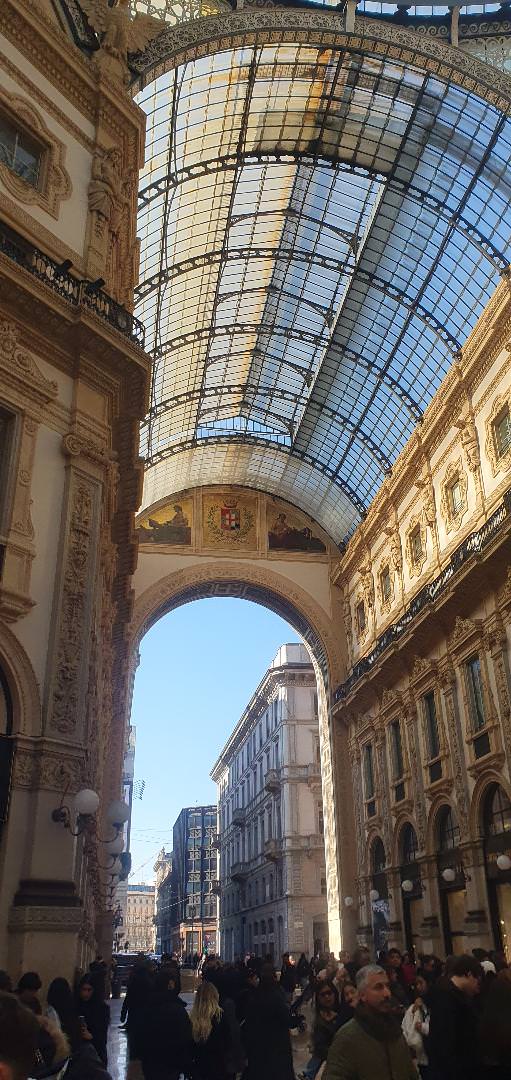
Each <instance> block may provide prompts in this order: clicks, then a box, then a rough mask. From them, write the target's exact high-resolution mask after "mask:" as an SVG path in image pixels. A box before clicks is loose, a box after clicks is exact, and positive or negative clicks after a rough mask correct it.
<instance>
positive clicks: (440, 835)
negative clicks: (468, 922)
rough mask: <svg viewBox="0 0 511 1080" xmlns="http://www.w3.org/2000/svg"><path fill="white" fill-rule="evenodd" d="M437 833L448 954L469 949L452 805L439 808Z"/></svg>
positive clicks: (441, 897) (462, 883)
mask: <svg viewBox="0 0 511 1080" xmlns="http://www.w3.org/2000/svg"><path fill="white" fill-rule="evenodd" d="M435 836H436V850H437V852H438V855H437V868H438V888H439V892H440V909H441V916H442V929H443V934H444V947H445V955H446V956H450V955H451V954H455V955H458V954H460V953H463V952H464V951H465V948H464V945H465V931H464V920H465V918H466V891H465V874H464V870H463V862H462V859H461V853H460V850H459V844H460V828H459V825H458V820H457V817H456V814H455V812H454V810H453V809H452V807H451V806H447V805H446V806H442V807H441V808H440V810H439V811H438V814H437V818H436V822H435Z"/></svg>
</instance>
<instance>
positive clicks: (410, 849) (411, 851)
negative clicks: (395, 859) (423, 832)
mask: <svg viewBox="0 0 511 1080" xmlns="http://www.w3.org/2000/svg"><path fill="white" fill-rule="evenodd" d="M400 849H401V862H402V863H404V864H405V865H406V864H407V863H413V862H415V860H416V859H417V853H418V851H419V845H418V843H417V833H416V832H415V829H414V827H413V825H411V824H410V822H409V821H407V823H406V825H403V828H402V830H401V844H400Z"/></svg>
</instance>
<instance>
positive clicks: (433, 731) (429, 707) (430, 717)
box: [423, 691, 440, 758]
mask: <svg viewBox="0 0 511 1080" xmlns="http://www.w3.org/2000/svg"><path fill="white" fill-rule="evenodd" d="M423 700H424V708H425V711H426V732H427V741H428V753H429V756H430V758H436V757H438V755H439V753H440V740H439V736H438V723H437V716H436V705H435V694H434V692H433V691H431V693H429V694H426V695H425V696H424V699H423Z"/></svg>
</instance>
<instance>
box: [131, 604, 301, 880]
mask: <svg viewBox="0 0 511 1080" xmlns="http://www.w3.org/2000/svg"><path fill="white" fill-rule="evenodd" d="M300 640H301V639H300V637H299V636H298V635H297V634H296V633H295V631H294V630H293V629H292V628H291V627H290V626H289V625H288V623H286V622H284V621H283V619H280V618H279V617H278V616H277V615H274V614H273V612H272V611H268V610H267V609H266V608H263V607H260V606H259V605H258V604H251V603H248V602H247V601H246V600H233V599H214V600H197V601H195V602H194V603H193V604H186V605H185V606H184V607H181V608H177V610H176V611H173V612H171V613H170V614H169V615H166V616H165V617H164V618H163V619H161V620H160V622H158V623H156V625H155V626H153V628H152V629H151V630H150V631H149V632H148V633H147V634H146V636H145V638H144V639H143V641H142V645H141V649H140V666H139V668H138V671H137V675H136V679H135V690H134V695H133V713H132V723H134V724H135V726H136V729H137V748H136V754H135V784H136V785H137V782H141V781H142V780H145V789H144V793H143V796H142V799H141V800H139V799H137V798H135V799H134V803H133V817H132V833H131V852H132V857H133V862H132V866H133V871H134V873H133V874H132V877H131V879H130V880H131V882H132V883H133V884H135V883H136V882H142V881H152V880H153V865H154V860H155V857H156V855H157V853H158V851H159V850H160V848H161V847H162V846H163V845H165V847H166V849H167V850H170V847H171V838H172V825H173V823H174V821H175V819H176V817H177V815H178V814H179V811H180V810H181V808H182V807H183V806H193V805H194V804H195V803H199V804H201V803H208V802H215V798H216V788H215V785H214V784H213V782H212V780H211V779H210V776H209V773H210V769H211V767H212V765H213V764H214V762H215V760H216V758H217V756H218V753H219V751H220V750H221V748H222V746H223V744H224V742H225V741H226V739H227V737H228V735H229V734H230V732H231V731H232V729H233V727H234V725H235V724H236V722H237V721H238V719H239V717H240V715H241V713H242V712H243V709H244V708H245V705H246V704H247V702H248V700H249V699H250V697H251V695H252V693H253V692H254V690H255V689H256V687H257V685H258V683H259V682H260V680H261V679H262V677H263V675H264V673H265V671H266V668H267V667H268V665H269V664H270V663H271V661H272V659H273V657H274V655H275V653H276V652H277V649H278V648H279V646H280V645H282V644H283V643H284V642H286V641H300Z"/></svg>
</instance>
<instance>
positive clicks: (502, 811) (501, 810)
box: [484, 784, 511, 836]
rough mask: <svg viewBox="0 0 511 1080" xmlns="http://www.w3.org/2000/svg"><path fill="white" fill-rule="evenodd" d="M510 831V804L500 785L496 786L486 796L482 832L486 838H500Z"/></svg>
mask: <svg viewBox="0 0 511 1080" xmlns="http://www.w3.org/2000/svg"><path fill="white" fill-rule="evenodd" d="M510 830H511V802H510V801H509V799H508V797H507V795H506V793H505V791H504V789H503V788H502V787H501V786H500V784H496V785H495V787H493V788H492V789H491V790H490V791H489V792H488V795H487V796H486V802H485V807H484V831H485V833H486V836H500V835H501V834H502V833H505V832H508V831H510Z"/></svg>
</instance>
